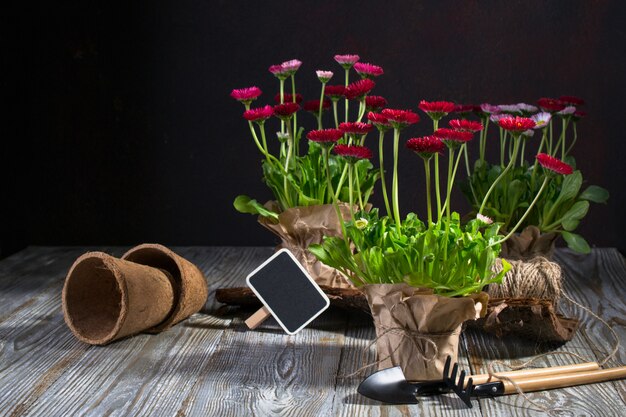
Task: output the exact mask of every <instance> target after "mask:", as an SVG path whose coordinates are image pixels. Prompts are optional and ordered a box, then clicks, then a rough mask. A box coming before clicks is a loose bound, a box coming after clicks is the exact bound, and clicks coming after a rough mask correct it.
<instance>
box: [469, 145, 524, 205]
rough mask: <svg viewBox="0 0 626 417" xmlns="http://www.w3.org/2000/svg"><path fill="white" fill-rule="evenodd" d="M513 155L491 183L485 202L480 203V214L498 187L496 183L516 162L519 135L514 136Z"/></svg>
mask: <svg viewBox="0 0 626 417" xmlns="http://www.w3.org/2000/svg"><path fill="white" fill-rule="evenodd" d="M513 141H514V142H513V143H514V145H513V156H512V158H511V160H510V161H509V164H508V165H507V166H506V168H504V171H502V172H501V173H500V175H499V176H498V178H496V180H495V181H494V182H493V184H491V187H489V190H487V194H485V197H484V198H483V203H482V204H481V205H480V209H479V210H478V214H483V209H484V208H485V204H487V200H489V196H490V195H491V192H492V191H493V190H494V189H495V188H496V185H498V183H499V182H500V180H501V179H502V178H504V176H505V175H506V173H507V172H509V170H510V169H511V167H512V166H513V164H514V163H515V157H516V156H517V150H518V148H519V141H520V139H519V137H513Z"/></svg>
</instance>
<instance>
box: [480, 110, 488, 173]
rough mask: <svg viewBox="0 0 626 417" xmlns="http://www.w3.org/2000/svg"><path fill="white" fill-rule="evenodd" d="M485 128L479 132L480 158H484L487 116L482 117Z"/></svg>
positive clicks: (482, 159)
mask: <svg viewBox="0 0 626 417" xmlns="http://www.w3.org/2000/svg"><path fill="white" fill-rule="evenodd" d="M484 125H485V128H484V129H483V131H482V132H480V160H481V162H482V161H484V160H485V149H486V145H487V129H489V116H487V117H485V118H484Z"/></svg>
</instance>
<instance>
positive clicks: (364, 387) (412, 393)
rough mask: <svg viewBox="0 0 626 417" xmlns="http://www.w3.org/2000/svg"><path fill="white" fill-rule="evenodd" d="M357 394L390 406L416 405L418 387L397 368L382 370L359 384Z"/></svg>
mask: <svg viewBox="0 0 626 417" xmlns="http://www.w3.org/2000/svg"><path fill="white" fill-rule="evenodd" d="M357 392H358V393H359V394H361V395H363V396H365V397H367V398H371V399H373V400H377V401H382V402H385V403H390V404H417V403H418V402H419V401H417V392H418V387H417V386H416V385H414V384H411V383H410V382H408V381H407V380H406V378H405V377H404V372H402V369H401V368H400V367H399V366H396V367H394V368H387V369H383V370H382V371H378V372H375V373H373V374H372V375H370V376H368V377H367V378H365V379H364V380H363V382H361V384H360V385H359V388H358V389H357Z"/></svg>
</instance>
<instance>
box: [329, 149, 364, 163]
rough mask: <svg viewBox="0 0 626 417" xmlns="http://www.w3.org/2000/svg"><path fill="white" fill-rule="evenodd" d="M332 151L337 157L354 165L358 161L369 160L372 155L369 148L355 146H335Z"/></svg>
mask: <svg viewBox="0 0 626 417" xmlns="http://www.w3.org/2000/svg"><path fill="white" fill-rule="evenodd" d="M333 150H334V151H335V153H336V154H337V155H339V156H343V157H344V158H346V159H347V160H348V162H350V163H352V164H353V163H355V162H357V161H358V160H359V159H370V158H371V157H372V156H373V154H372V151H371V150H370V149H369V148H366V147H365V146H357V145H336V146H335V147H334V148H333Z"/></svg>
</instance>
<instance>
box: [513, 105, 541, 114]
mask: <svg viewBox="0 0 626 417" xmlns="http://www.w3.org/2000/svg"><path fill="white" fill-rule="evenodd" d="M517 108H518V109H519V110H520V111H521V112H522V113H535V112H536V111H538V110H539V109H538V108H537V107H536V106H533V105H532V104H526V103H517Z"/></svg>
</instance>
